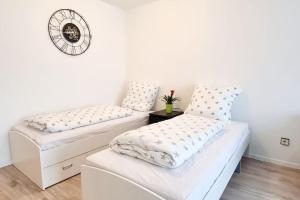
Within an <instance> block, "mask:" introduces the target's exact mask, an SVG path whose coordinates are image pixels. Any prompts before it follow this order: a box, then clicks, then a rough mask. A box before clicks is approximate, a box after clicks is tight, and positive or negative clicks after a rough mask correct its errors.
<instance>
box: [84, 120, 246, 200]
mask: <svg viewBox="0 0 300 200" xmlns="http://www.w3.org/2000/svg"><path fill="white" fill-rule="evenodd" d="M248 140H249V129H248V125H247V124H246V123H240V122H232V123H231V124H230V125H227V126H226V127H225V129H224V130H223V131H221V132H220V133H219V134H218V135H217V136H215V138H213V139H212V140H211V141H210V143H209V144H207V145H206V146H205V147H204V148H203V149H202V150H201V151H200V152H199V153H197V154H196V155H195V156H193V157H192V158H191V159H190V160H188V161H187V162H186V163H184V164H183V165H182V166H180V167H179V168H176V169H166V168H161V167H158V166H155V165H152V164H150V163H147V162H145V161H142V160H139V159H135V158H132V157H129V156H126V155H121V154H117V153H115V152H113V151H112V150H110V149H106V150H104V151H101V152H98V153H96V154H94V155H91V156H89V157H88V158H87V165H90V166H93V167H98V168H101V169H105V170H108V171H111V172H114V173H116V174H119V175H121V176H123V177H125V178H127V179H130V180H132V181H134V182H136V183H138V184H140V185H142V186H144V187H146V188H148V189H150V190H151V191H153V192H155V193H157V194H159V195H160V196H162V197H164V198H166V199H168V200H169V199H178V200H179V199H180V200H183V199H185V200H201V199H203V198H204V197H205V195H206V194H207V193H208V191H209V189H210V188H211V187H212V185H213V184H214V182H215V181H216V180H217V178H218V176H219V175H220V174H221V172H222V170H223V169H224V167H225V166H226V165H227V163H228V162H229V161H230V158H231V157H232V155H233V154H234V152H235V151H237V150H238V149H240V148H241V146H245V145H247V144H248V143H247V142H245V141H248Z"/></svg>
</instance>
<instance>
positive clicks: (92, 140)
mask: <svg viewBox="0 0 300 200" xmlns="http://www.w3.org/2000/svg"><path fill="white" fill-rule="evenodd" d="M147 123H148V121H147V119H145V120H141V121H138V122H137V121H134V122H128V123H127V124H128V125H126V127H123V126H120V128H119V127H118V128H117V129H115V128H114V130H113V131H108V132H105V133H100V134H97V135H93V136H89V137H86V138H83V139H80V140H77V141H75V142H71V143H68V144H64V145H60V146H58V147H55V148H52V149H48V150H44V151H42V150H41V148H40V146H39V145H37V144H36V143H35V142H34V141H33V140H31V139H30V138H29V137H27V136H26V135H24V134H22V133H20V132H18V131H9V136H10V145H11V154H12V162H13V165H14V166H15V167H16V168H17V169H19V170H20V171H21V172H23V173H24V174H25V175H26V176H27V177H28V178H30V179H31V180H32V181H33V182H34V183H35V184H37V185H38V186H39V187H40V188H41V189H43V190H45V189H46V188H47V187H49V186H51V185H54V184H56V183H58V182H60V181H63V180H65V179H67V178H69V177H72V176H74V175H76V174H79V173H80V165H81V164H83V163H84V161H85V158H86V157H87V156H89V155H90V154H92V153H95V152H97V151H100V150H103V149H105V148H106V147H107V145H108V144H109V142H110V141H111V140H112V139H113V138H114V137H116V136H117V135H119V134H121V133H123V132H125V131H128V130H132V129H136V128H139V127H141V126H144V125H146V124H147ZM115 126H118V125H115Z"/></svg>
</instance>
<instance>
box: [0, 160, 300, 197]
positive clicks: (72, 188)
mask: <svg viewBox="0 0 300 200" xmlns="http://www.w3.org/2000/svg"><path fill="white" fill-rule="evenodd" d="M80 195H81V192H80V176H75V177H72V178H70V179H68V180H67V181H64V182H62V183H59V184H56V185H54V186H52V187H50V188H48V189H47V190H46V191H42V190H40V189H39V188H38V187H37V186H36V185H35V184H33V183H32V182H31V181H30V180H29V179H28V178H26V177H25V176H24V175H23V174H22V173H21V172H19V171H18V170H17V169H16V168H14V167H13V166H8V167H5V168H2V169H0V200H31V199H37V200H80V199H81V198H80ZM257 199H266V200H279V199H283V200H300V170H295V169H290V168H286V167H281V166H277V165H273V164H270V163H265V162H260V161H256V160H253V159H248V158H247V159H243V162H242V173H240V174H234V175H233V177H232V179H231V181H230V183H229V185H228V186H227V188H226V190H225V192H224V194H223V196H222V198H221V200H257Z"/></svg>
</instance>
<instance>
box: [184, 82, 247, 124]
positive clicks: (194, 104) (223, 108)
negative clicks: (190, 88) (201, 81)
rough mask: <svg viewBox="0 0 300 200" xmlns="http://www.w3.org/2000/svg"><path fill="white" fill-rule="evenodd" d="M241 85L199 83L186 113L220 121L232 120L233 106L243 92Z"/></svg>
mask: <svg viewBox="0 0 300 200" xmlns="http://www.w3.org/2000/svg"><path fill="white" fill-rule="evenodd" d="M241 92H242V91H241V89H240V88H239V87H226V88H210V87H206V86H203V85H197V86H196V88H195V90H194V92H193V96H192V100H191V103H190V105H189V106H188V108H187V109H186V111H185V113H187V114H192V115H199V116H203V117H208V118H212V119H216V120H220V121H225V122H228V121H230V120H231V107H232V104H233V102H234V100H235V98H236V97H237V96H238V95H239V94H240V93H241Z"/></svg>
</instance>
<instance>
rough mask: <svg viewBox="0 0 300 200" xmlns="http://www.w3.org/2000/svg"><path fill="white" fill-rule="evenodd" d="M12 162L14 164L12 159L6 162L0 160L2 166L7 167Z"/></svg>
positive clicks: (0, 166)
mask: <svg viewBox="0 0 300 200" xmlns="http://www.w3.org/2000/svg"><path fill="white" fill-rule="evenodd" d="M11 164H12V162H11V160H10V161H6V162H0V168H2V167H6V166H8V165H11Z"/></svg>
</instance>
